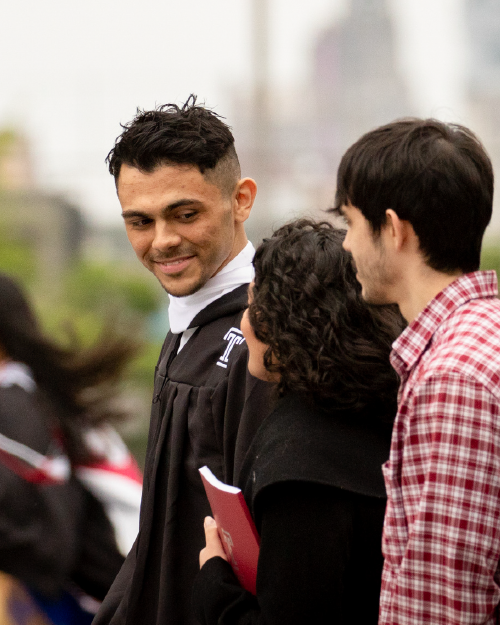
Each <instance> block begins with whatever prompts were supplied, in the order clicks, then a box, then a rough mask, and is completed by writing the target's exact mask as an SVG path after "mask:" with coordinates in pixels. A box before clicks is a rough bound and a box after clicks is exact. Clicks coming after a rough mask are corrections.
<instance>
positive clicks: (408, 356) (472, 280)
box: [391, 271, 498, 377]
mask: <svg viewBox="0 0 500 625" xmlns="http://www.w3.org/2000/svg"><path fill="white" fill-rule="evenodd" d="M497 294H498V285H497V274H496V272H495V271H475V272H474V273H468V274H465V275H463V276H460V277H459V278H457V279H456V280H454V281H453V282H452V283H451V284H449V285H448V286H447V287H446V288H445V289H443V290H442V291H441V292H440V293H438V294H437V295H436V297H435V298H434V299H432V300H431V301H430V302H429V303H428V304H427V306H426V307H425V308H424V310H423V311H422V312H421V313H420V314H419V315H418V316H417V317H416V318H415V319H414V320H413V321H412V322H411V323H410V325H409V326H408V327H407V328H406V329H405V330H404V331H403V333H402V334H401V335H400V336H399V337H398V338H397V339H396V341H395V342H394V343H393V345H392V352H391V363H392V366H393V367H394V369H395V370H396V372H397V373H398V374H399V376H400V377H402V376H404V374H405V373H406V372H408V371H409V370H410V369H411V368H412V367H413V366H414V365H415V364H416V362H417V360H418V359H419V358H420V356H421V354H422V353H423V352H424V350H425V349H426V347H427V345H428V344H429V342H430V340H431V338H432V336H433V335H434V333H435V332H436V330H437V329H438V327H439V326H440V325H441V324H442V323H443V321H445V320H446V319H447V318H448V317H449V316H450V315H451V314H453V313H454V312H455V311H456V310H457V309H458V308H459V307H460V306H462V305H463V304H466V303H467V302H469V301H470V300H473V299H480V298H489V297H496V296H497Z"/></svg>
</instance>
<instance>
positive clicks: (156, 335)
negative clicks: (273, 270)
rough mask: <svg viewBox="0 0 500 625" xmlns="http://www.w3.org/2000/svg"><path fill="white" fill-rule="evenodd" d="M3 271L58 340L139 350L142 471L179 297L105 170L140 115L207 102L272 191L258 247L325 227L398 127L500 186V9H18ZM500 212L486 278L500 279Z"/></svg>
mask: <svg viewBox="0 0 500 625" xmlns="http://www.w3.org/2000/svg"><path fill="white" fill-rule="evenodd" d="M0 24H1V25H2V29H1V37H0V55H1V56H0V58H1V59H2V60H1V62H0V81H1V89H0V270H4V271H7V272H9V273H10V274H12V275H14V276H17V277H18V278H19V279H20V280H21V281H22V282H23V284H24V285H25V286H26V287H27V288H28V289H29V291H30V293H31V294H32V298H33V300H34V302H35V304H36V306H37V309H38V310H39V312H40V314H41V315H42V317H43V320H44V323H45V325H46V327H47V329H48V330H49V331H50V332H51V333H56V334H57V335H58V336H59V337H60V339H61V341H64V340H68V336H69V335H68V331H67V325H66V323H65V322H66V321H67V320H71V321H72V323H73V324H74V325H75V328H76V332H77V334H78V336H79V338H80V340H81V341H82V342H83V343H86V342H91V341H92V340H94V339H95V338H96V337H97V336H98V335H99V331H101V330H102V328H104V327H106V324H109V323H110V322H111V323H113V324H114V325H118V326H119V327H120V328H122V331H123V332H134V333H136V334H137V336H138V337H139V338H141V339H142V340H143V343H144V348H143V350H142V352H141V356H140V358H138V359H137V360H136V361H134V363H132V365H131V367H130V371H129V374H128V377H127V379H126V380H124V384H123V401H124V403H125V404H126V405H127V407H128V408H129V410H130V412H131V414H132V415H133V418H132V419H131V420H130V422H129V423H128V424H127V425H126V427H125V429H124V433H125V435H126V436H127V437H128V440H129V442H130V443H131V445H132V446H133V448H134V450H135V451H136V452H137V454H138V456H139V459H141V458H142V455H143V450H144V438H145V433H146V431H147V423H148V414H149V398H150V392H151V381H152V374H153V369H154V365H155V362H156V357H157V355H158V352H159V349H160V345H161V342H162V340H163V338H164V336H165V334H166V331H167V329H168V320H167V316H166V307H167V304H168V300H167V296H166V294H164V293H163V291H162V290H161V289H160V287H159V286H158V285H157V284H156V282H155V280H154V279H153V278H152V277H151V276H150V275H149V274H148V273H147V271H146V270H145V269H143V268H142V266H141V265H140V264H139V263H138V261H137V260H136V259H135V257H134V255H133V252H132V251H131V249H130V248H129V244H128V242H127V240H126V236H125V233H124V230H123V225H122V223H121V217H120V208H119V204H118V200H117V198H116V194H115V190H114V184H113V180H112V178H111V176H110V175H109V174H108V172H107V169H106V166H105V164H104V159H105V157H106V154H107V153H108V151H109V150H110V149H111V147H112V145H113V142H114V140H115V138H116V136H117V135H118V134H119V133H120V123H125V122H127V121H128V120H130V119H131V118H132V117H133V116H134V114H135V111H136V108H137V107H140V108H143V109H148V108H153V107H155V106H156V105H157V104H163V103H166V102H176V103H178V104H180V103H182V102H184V101H185V100H186V99H187V97H188V96H189V94H190V93H195V94H197V95H198V98H199V102H204V103H206V105H207V106H209V107H211V108H213V109H214V110H215V111H216V112H218V113H219V114H221V115H223V116H224V117H225V118H226V120H227V122H228V123H229V124H230V125H231V126H232V127H233V130H234V134H235V137H236V148H237V151H238V154H239V156H240V159H241V162H242V168H243V174H244V175H247V176H252V177H254V178H255V179H256V180H257V183H258V186H259V192H258V197H257V200H256V204H255V207H254V210H253V214H252V217H251V220H250V222H249V227H248V231H249V235H250V238H251V239H252V240H253V241H254V243H258V242H259V240H260V239H261V238H262V236H265V235H266V234H268V233H269V232H270V231H271V229H272V228H273V227H274V226H277V225H279V224H281V223H283V222H284V221H287V220H289V219H291V218H293V217H296V216H298V215H301V214H308V215H313V216H316V217H321V216H323V211H324V210H325V209H326V208H328V206H329V205H331V202H332V200H333V197H334V193H335V172H336V168H337V165H338V162H339V160H340V157H341V156H342V154H343V152H344V151H345V149H346V148H347V147H348V146H349V145H350V144H351V143H352V142H353V141H354V140H356V139H357V138H358V137H359V136H360V135H361V134H362V133H363V132H365V131H367V130H369V129H371V128H373V127H375V126H377V125H380V124H382V123H385V122H389V121H391V120H393V119H395V118H398V117H405V116H411V115H417V116H423V117H437V118H439V119H445V120H447V121H455V122H459V123H463V124H465V125H467V126H470V127H471V128H472V129H473V130H474V131H476V133H477V134H478V135H479V137H480V138H481V139H482V140H483V141H484V143H485V145H486V147H487V149H488V151H489V153H490V155H491V157H492V160H493V164H494V166H495V169H496V172H497V176H498V174H499V172H498V169H499V168H500V2H498V0H308V1H307V2H303V1H299V0H210V1H208V0H183V1H182V2H174V1H173V0H142V1H141V2H140V3H137V2H135V1H133V0H120V1H118V0H87V2H85V3H80V2H75V1H73V0H44V1H43V2H40V0H16V2H12V1H11V2H8V1H6V2H3V3H2V4H1V6H0ZM499 246H500V207H499V206H498V201H497V202H496V206H495V210H494V216H493V220H492V223H491V226H490V227H489V229H488V236H487V243H486V246H485V249H484V253H483V265H484V266H485V267H488V268H495V269H500V253H499V252H498V249H499Z"/></svg>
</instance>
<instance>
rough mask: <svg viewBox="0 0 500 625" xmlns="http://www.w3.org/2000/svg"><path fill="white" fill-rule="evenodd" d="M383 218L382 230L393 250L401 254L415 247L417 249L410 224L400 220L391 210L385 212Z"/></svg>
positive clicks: (416, 242)
mask: <svg viewBox="0 0 500 625" xmlns="http://www.w3.org/2000/svg"><path fill="white" fill-rule="evenodd" d="M385 216H386V222H385V227H384V230H385V232H386V236H387V237H388V238H389V240H390V241H391V243H392V246H393V248H394V250H396V251H397V252H401V251H403V250H407V249H409V248H413V247H415V246H416V249H418V237H417V235H416V234H415V230H414V229H413V226H412V225H411V223H410V222H409V221H406V220H405V219H400V218H399V217H398V215H397V213H395V212H394V211H393V210H392V208H388V209H387V210H386V211H385Z"/></svg>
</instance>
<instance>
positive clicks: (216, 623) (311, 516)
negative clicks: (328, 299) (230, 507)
mask: <svg viewBox="0 0 500 625" xmlns="http://www.w3.org/2000/svg"><path fill="white" fill-rule="evenodd" d="M379 416H380V415H374V414H371V413H370V410H369V409H368V410H366V411H365V413H364V414H353V413H351V412H340V411H335V409H332V410H330V411H328V412H324V411H322V410H319V409H318V408H315V407H313V406H312V405H310V404H309V403H307V402H306V401H305V400H304V399H302V398H301V397H300V396H294V395H290V396H288V397H285V398H283V399H282V400H280V401H279V402H278V404H277V406H276V409H275V410H274V411H273V413H272V414H271V415H270V416H269V417H268V418H267V419H266V420H265V421H264V423H263V424H262V426H261V428H260V430H259V432H258V433H257V435H256V437H255V439H254V441H253V443H252V446H251V448H250V450H249V452H248V456H247V458H246V460H245V463H244V465H243V468H242V471H241V476H240V483H239V485H240V486H241V488H242V490H243V493H244V496H245V500H246V501H247V503H248V505H249V507H250V510H251V512H252V515H253V517H254V519H255V521H256V525H257V529H258V531H259V533H260V536H261V550H260V555H259V565H258V572H257V597H254V596H252V595H251V594H250V593H248V592H246V591H244V590H243V589H242V588H241V586H239V584H238V582H237V579H236V577H235V576H234V574H233V573H232V570H231V567H230V565H229V564H228V563H227V562H225V561H224V560H223V559H222V558H212V559H211V560H208V561H207V562H206V564H205V565H204V566H203V568H202V569H201V571H200V572H199V574H198V576H197V579H196V583H195V586H194V590H193V604H194V609H195V611H196V614H197V617H198V619H199V622H200V623H202V624H203V625H244V624H245V625H249V624H251V623H253V624H264V623H265V624H266V625H282V624H283V623H286V624H287V625H304V624H305V623H307V624H308V623H314V624H315V625H319V624H322V623H329V624H337V625H339V624H342V625H344V624H345V625H347V624H349V625H352V624H353V623H359V624H363V625H376V623H377V621H378V602H379V592H380V581H381V572H382V553H381V536H382V524H383V518H384V510H385V488H384V480H383V477H382V470H381V465H382V464H383V463H384V462H385V461H386V460H387V458H388V455H389V446H390V437H391V427H390V425H385V424H384V423H383V422H382V421H380V420H379V418H378V417H379Z"/></svg>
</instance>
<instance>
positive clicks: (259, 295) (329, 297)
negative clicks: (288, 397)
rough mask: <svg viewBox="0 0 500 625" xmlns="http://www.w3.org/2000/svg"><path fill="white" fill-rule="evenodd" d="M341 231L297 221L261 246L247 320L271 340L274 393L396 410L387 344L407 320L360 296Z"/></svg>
mask: <svg viewBox="0 0 500 625" xmlns="http://www.w3.org/2000/svg"><path fill="white" fill-rule="evenodd" d="M344 236H345V231H344V230H340V229H337V228H335V227H333V226H332V225H331V224H330V223H328V222H321V223H315V222H313V221H310V220H307V219H301V220H298V221H295V222H293V223H290V224H288V225H285V226H283V227H281V228H279V229H278V230H277V231H276V232H275V233H274V234H273V236H272V237H271V238H270V239H266V240H265V241H264V242H263V243H262V244H261V245H260V247H259V248H258V250H257V252H256V255H255V259H254V265H255V281H254V287H253V291H252V293H251V298H250V302H251V303H250V305H249V311H248V313H249V320H250V323H251V326H252V328H253V330H254V332H255V335H256V337H257V338H258V339H259V340H260V341H262V342H263V343H265V344H266V345H268V349H267V351H266V353H265V356H264V365H265V367H266V369H267V370H268V371H270V372H276V373H278V374H279V376H280V381H279V383H278V394H279V395H283V394H285V393H288V392H299V393H303V394H305V395H308V396H309V397H310V398H312V399H313V400H314V401H315V402H316V403H319V404H321V403H324V402H325V401H328V403H330V402H334V404H335V406H336V407H337V408H339V409H342V408H345V409H351V410H352V409H354V410H356V409H359V410H362V409H363V408H364V407H365V406H366V405H368V404H369V405H370V406H374V410H376V406H377V404H378V405H379V406H380V413H385V414H386V413H387V407H388V406H391V407H393V411H392V417H393V416H394V415H395V412H396V395H397V388H398V383H399V382H398V378H397V376H396V374H395V372H394V370H393V369H392V367H391V365H390V363H389V352H390V350H391V344H392V343H393V341H394V340H395V338H396V337H397V336H398V334H399V333H400V332H401V330H402V329H403V326H404V321H403V319H402V317H401V315H400V314H399V312H397V310H396V309H395V308H394V307H372V306H370V305H368V304H366V302H365V301H364V300H363V298H362V297H361V287H360V285H359V283H358V281H357V280H356V275H355V271H354V269H353V265H352V260H351V256H350V254H349V253H348V252H346V251H345V250H344V249H343V248H342V242H343V240H344Z"/></svg>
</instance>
